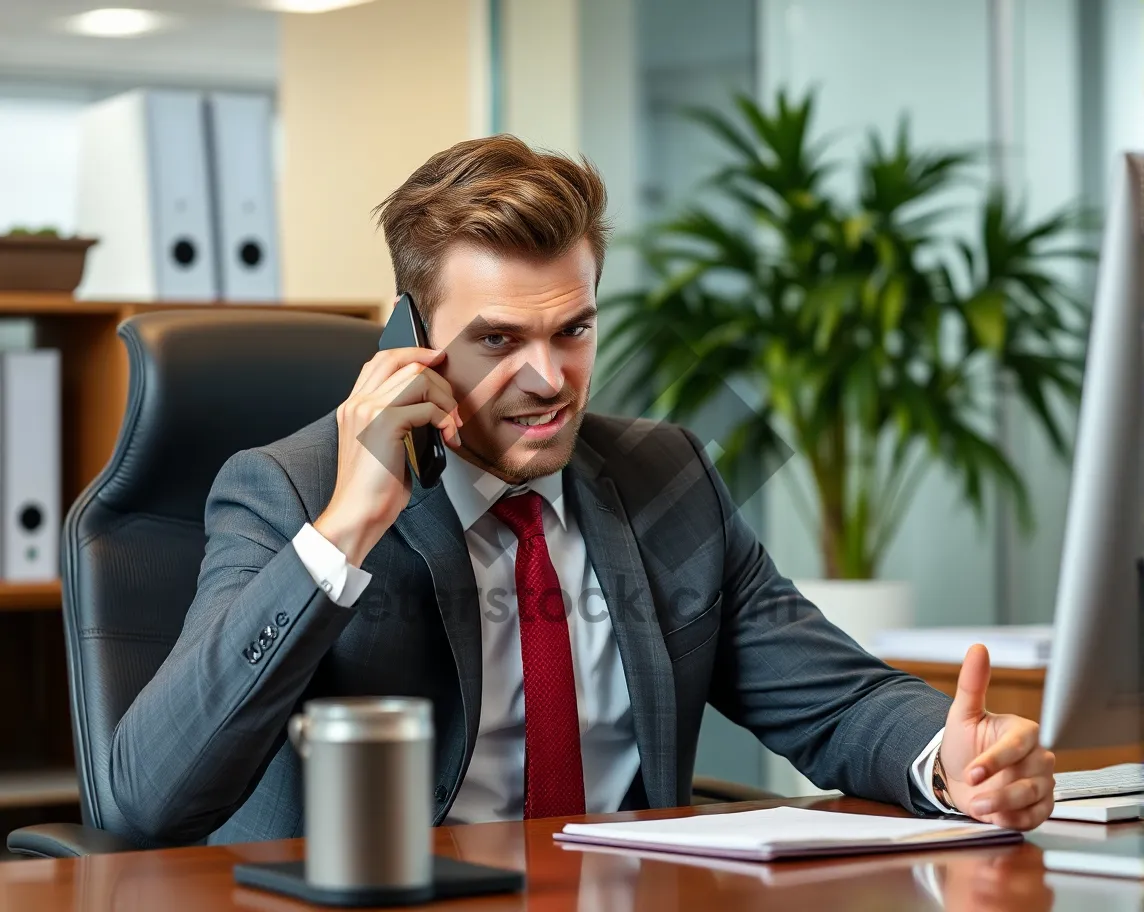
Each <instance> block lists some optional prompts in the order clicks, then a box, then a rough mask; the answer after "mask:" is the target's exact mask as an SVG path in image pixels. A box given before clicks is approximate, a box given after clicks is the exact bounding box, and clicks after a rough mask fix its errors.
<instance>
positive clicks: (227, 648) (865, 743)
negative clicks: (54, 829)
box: [110, 136, 1053, 842]
mask: <svg viewBox="0 0 1144 912" xmlns="http://www.w3.org/2000/svg"><path fill="white" fill-rule="evenodd" d="M379 208H380V210H381V216H380V221H381V224H382V226H383V227H384V230H385V236H386V240H387V243H388V245H389V248H390V251H391V254H392V257H393V264H394V271H395V273H396V279H397V286H398V289H399V290H400V291H408V292H410V293H411V294H412V295H413V297H414V300H415V301H416V303H417V304H418V306H419V308H420V310H421V312H422V315H423V317H424V319H425V321H426V323H427V326H428V330H429V342H430V344H431V345H432V346H434V348H432V349H397V350H391V351H386V352H383V353H379V354H378V355H377V356H376V357H374V358H373V359H372V360H371V361H369V362H368V363H367V364H366V365H365V366H364V367H363V368H362V371H361V374H360V376H359V377H358V380H357V382H356V384H355V385H354V388H353V389H352V390H351V391H350V392H349V395H348V398H347V399H346V400H345V402H343V403H342V404H341V405H340V406H339V407H338V408H337V410H336V412H335V413H334V414H330V415H328V416H326V417H325V418H323V419H322V420H320V421H318V422H316V423H314V424H313V425H311V426H309V427H306V428H303V429H301V430H300V431H298V432H297V433H296V434H294V435H292V436H290V437H288V438H286V439H285V440H282V441H279V442H277V443H274V444H272V445H269V446H264V447H259V448H257V449H254V450H250V451H246V452H242V453H238V454H236V455H235V456H234V457H232V458H231V459H230V460H229V461H228V462H227V463H226V465H225V466H224V467H223V468H222V470H221V471H220V473H219V475H218V478H217V479H216V481H215V484H214V486H213V488H212V491H211V495H210V497H209V499H208V503H207V507H206V520H205V522H206V531H207V534H208V542H207V551H206V557H205V559H204V562H203V565H202V570H201V574H200V578H199V588H198V593H197V595H196V598H195V601H194V604H193V605H192V606H191V608H190V611H189V613H188V615H187V619H186V622H185V625H184V628H183V631H182V635H181V636H180V638H179V640H178V642H177V644H176V645H175V647H174V649H173V650H172V652H171V654H170V656H169V657H168V659H167V660H166V662H164V664H163V666H162V667H161V668H160V670H159V672H158V674H157V675H156V676H155V678H154V679H153V680H152V681H151V682H150V683H149V684H148V685H147V687H145V688H144V690H143V691H142V692H141V693H140V695H139V697H138V698H137V699H136V701H135V702H134V703H133V704H132V706H131V707H130V708H129V710H128V711H127V713H126V714H125V716H124V718H123V720H122V722H121V723H120V725H119V727H118V729H117V731H116V733H115V738H114V743H113V747H112V752H111V759H110V763H111V770H110V772H111V782H112V788H113V790H114V795H115V799H116V801H117V802H118V804H119V806H120V809H121V810H122V812H123V814H124V815H125V817H126V818H127V819H128V820H129V821H131V823H132V825H133V826H134V827H135V828H136V829H137V830H138V835H139V836H140V837H142V838H145V839H148V840H151V841H155V842H186V841H193V840H198V839H202V838H204V837H208V838H209V839H210V840H211V841H213V842H234V841H246V840H261V839H271V838H278V837H287V836H296V835H300V834H301V833H302V832H303V821H302V814H303V808H302V793H301V771H300V762H299V759H298V757H297V756H296V754H295V752H294V751H293V749H292V748H291V747H290V745H289V744H288V743H287V742H286V738H285V730H286V722H287V719H288V718H289V716H290V715H291V714H292V713H293V712H296V711H298V709H299V708H300V706H301V704H302V703H303V702H304V701H305V700H306V699H308V698H311V697H316V696H337V695H360V694H390V695H393V694H405V695H418V696H424V697H428V698H430V699H431V700H432V701H433V705H434V721H435V726H436V733H437V737H436V768H435V776H436V779H435V783H436V786H435V795H434V800H435V802H436V805H435V815H436V816H435V820H436V822H437V823H441V822H445V821H460V822H470V821H481V820H493V819H511V818H517V819H519V818H521V817H522V816H524V817H537V816H554V815H561V814H576V813H583V812H585V811H586V812H605V811H615V810H617V809H620V808H631V807H646V806H653V807H670V806H676V805H681V804H685V803H687V802H688V800H689V797H690V782H691V778H692V773H693V768H694V762H695V750H696V742H697V739H698V735H699V727H700V721H701V719H702V715H703V709H704V705H705V704H706V703H708V702H710V703H711V704H713V705H714V706H715V707H717V708H718V709H719V710H721V711H722V712H723V713H724V714H725V715H727V716H728V717H729V718H731V719H732V720H734V721H736V722H738V723H740V724H742V725H744V726H746V727H747V728H748V729H750V730H751V731H753V732H754V733H755V734H756V735H757V736H758V737H759V738H760V739H761V740H762V741H763V742H764V743H765V744H766V745H767V746H769V747H770V748H772V749H773V750H776V751H777V752H779V753H781V754H783V755H785V756H787V757H789V758H790V759H791V760H792V761H793V762H794V763H795V765H796V766H797V767H798V768H799V769H801V770H802V771H803V772H804V773H805V774H806V775H808V776H809V777H810V778H811V779H812V780H813V781H815V782H816V783H818V784H819V785H821V786H823V787H835V788H840V789H842V790H844V791H846V792H848V793H851V794H855V795H862V796H866V797H870V798H874V799H878V800H881V801H889V802H897V803H899V804H901V805H903V806H905V807H907V808H910V809H911V810H913V811H915V812H918V813H925V812H939V811H943V810H944V811H954V810H956V811H958V812H961V813H964V814H969V815H972V816H974V817H977V818H979V819H981V820H985V821H989V822H993V823H998V824H1003V825H1007V826H1013V827H1018V828H1030V827H1033V826H1036V825H1037V824H1039V823H1040V822H1041V821H1043V820H1044V819H1045V818H1046V817H1047V816H1048V814H1049V811H1050V810H1051V807H1052V784H1053V778H1052V770H1053V757H1052V755H1051V754H1050V753H1048V752H1047V751H1044V750H1043V749H1041V748H1040V747H1039V745H1038V732H1037V726H1036V725H1035V724H1033V723H1032V722H1029V721H1027V720H1024V719H1020V718H1017V717H1013V716H995V715H991V714H988V713H986V711H985V690H986V686H987V682H988V675H989V669H988V656H987V655H986V654H985V651H984V649H983V648H981V647H976V648H975V649H974V650H972V651H971V652H970V653H969V655H968V656H967V659H966V662H965V665H964V667H963V669H962V674H961V679H960V683H959V691H958V695H957V697H956V698H955V699H954V700H953V701H952V703H951V701H950V700H949V699H948V698H947V697H945V696H943V695H942V694H940V693H938V692H937V691H935V690H933V689H931V688H929V687H928V686H926V685H925V684H924V683H922V682H921V681H919V680H917V679H915V678H911V677H909V676H907V675H905V674H902V673H900V672H897V671H895V670H892V669H890V668H888V667H887V666H886V665H884V664H883V663H882V662H880V661H878V660H877V659H875V658H873V657H871V656H870V655H868V654H867V653H865V652H864V651H863V650H861V649H860V648H859V647H858V646H857V645H856V644H855V643H854V642H853V641H852V640H850V639H849V638H848V637H846V636H845V635H844V634H843V633H841V632H840V631H839V630H837V629H836V628H835V627H833V626H832V625H831V624H829V623H828V622H827V621H826V620H825V619H824V618H823V617H822V615H821V614H820V613H819V611H818V610H817V609H816V608H815V607H814V606H812V605H811V604H810V603H808V602H807V601H806V600H805V599H804V598H803V597H802V596H801V595H800V594H799V593H798V592H797V591H796V590H795V588H794V587H793V586H792V585H791V583H790V582H789V581H788V580H786V579H784V578H783V577H782V576H780V575H779V573H778V572H777V570H776V569H775V567H774V565H773V564H772V562H771V560H770V558H769V556H768V555H767V554H766V552H765V551H764V550H763V549H762V547H761V545H760V544H759V542H758V541H757V540H756V538H755V537H754V535H753V534H752V533H751V532H750V530H749V528H748V527H747V526H746V524H745V523H744V522H743V520H742V519H741V517H740V516H739V515H738V514H737V512H736V509H735V505H734V504H733V503H732V501H731V498H730V496H729V494H728V492H727V489H726V487H725V485H724V484H723V482H722V480H721V479H720V478H719V476H718V474H717V473H716V472H715V470H714V468H713V467H712V465H711V463H710V462H709V461H708V459H707V457H706V455H705V454H704V451H703V449H702V447H701V446H700V444H699V441H698V440H697V439H696V438H695V437H694V436H693V435H692V434H691V433H690V432H689V431H687V430H685V429H683V428H680V427H677V426H674V425H670V424H655V423H653V422H650V421H636V422H634V423H633V422H631V421H627V420H622V419H618V418H610V417H605V416H599V415H594V414H588V413H587V412H586V405H587V402H588V394H589V387H590V381H591V377H592V369H593V363H594V359H595V353H596V343H597V339H596V327H597V321H596V294H595V290H596V286H597V283H598V281H599V278H600V272H601V269H602V267H603V262H604V251H605V246H606V245H605V241H606V234H607V232H606V228H605V224H604V209H605V192H604V186H603V184H602V182H601V180H600V178H599V176H598V174H597V173H596V172H595V171H594V170H593V169H592V168H590V167H589V166H587V165H581V164H577V163H576V162H573V161H571V160H569V159H566V158H563V157H560V156H555V155H545V154H538V153H535V152H533V151H532V150H530V149H529V148H528V147H527V146H525V145H524V144H523V143H521V142H520V141H518V140H516V139H514V138H512V137H504V136H501V137H493V138H489V139H480V140H474V141H471V142H466V143H461V144H459V145H457V146H454V147H453V148H451V149H448V150H446V151H445V152H442V153H440V154H438V155H435V156H434V157H433V158H431V159H430V160H429V161H428V162H427V163H426V164H425V165H423V166H422V167H421V168H419V169H418V170H417V171H416V172H415V173H414V174H413V175H412V176H411V177H410V178H409V180H408V181H406V183H405V184H404V185H403V186H401V187H400V188H399V189H398V190H397V191H396V192H394V193H393V194H392V195H391V196H390V197H389V199H388V200H386V202H385V203H384V204H383V205H382V206H381V207H379ZM426 425H432V426H434V427H436V428H438V429H439V430H440V431H441V433H442V435H443V438H444V440H445V442H446V444H447V447H448V452H447V466H446V469H445V473H444V475H443V477H442V480H441V483H440V484H438V485H436V486H435V487H432V488H429V489H425V488H422V486H421V485H420V484H419V483H417V481H416V480H415V479H414V478H413V477H412V476H411V474H410V473H409V471H408V469H407V466H406V457H405V451H404V447H403V443H402V440H403V437H404V435H405V434H406V432H408V431H409V430H410V429H411V428H414V427H422V426H426Z"/></svg>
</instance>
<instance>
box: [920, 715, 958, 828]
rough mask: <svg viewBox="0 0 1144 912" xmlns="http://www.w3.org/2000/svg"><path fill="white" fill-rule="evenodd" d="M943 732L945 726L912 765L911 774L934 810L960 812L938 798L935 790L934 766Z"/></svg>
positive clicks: (944, 812)
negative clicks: (948, 806)
mask: <svg viewBox="0 0 1144 912" xmlns="http://www.w3.org/2000/svg"><path fill="white" fill-rule="evenodd" d="M943 734H945V729H944V728H942V729H941V731H939V732H938V733H937V734H936V735H934V736H933V738H932V739H931V740H930V743H929V744H927V745H926V746H925V748H924V749H923V750H922V752H921V753H920V754H918V758H917V759H916V760H915V761H914V763H913V766H911V767H910V775H911V776H912V777H913V779H914V785H916V786H917V788H918V791H919V792H921V793H922V794H923V795H925V797H926V800H927V801H929V803H930V804H932V805H933V807H934V810H936V811H940V812H941V813H943V814H950V813H953V814H958V813H961V812H960V811H957V810H952V811H951V810H950V809H949V808H947V807H946V806H945V805H943V804H942V803H941V802H940V801H938V800H937V795H935V794H934V792H933V767H934V764H935V763H936V762H937V752H938V751H939V750H941V736H942V735H943Z"/></svg>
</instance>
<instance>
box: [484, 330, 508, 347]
mask: <svg viewBox="0 0 1144 912" xmlns="http://www.w3.org/2000/svg"><path fill="white" fill-rule="evenodd" d="M507 338H508V336H506V335H504V334H503V333H493V334H492V335H488V336H482V337H481V341H482V342H484V343H485V344H486V345H488V346H489V348H504V345H503V344H501V343H499V342H497V341H496V340H498V339H499V340H504V339H507Z"/></svg>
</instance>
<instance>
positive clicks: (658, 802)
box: [565, 437, 677, 807]
mask: <svg viewBox="0 0 1144 912" xmlns="http://www.w3.org/2000/svg"><path fill="white" fill-rule="evenodd" d="M565 493H566V494H568V495H570V505H571V508H572V510H573V511H574V512H575V515H576V519H577V522H578V523H579V525H580V532H581V534H582V535H583V537H584V545H585V547H586V549H587V553H588V559H589V560H591V562H592V568H593V569H594V570H595V571H596V578H597V579H598V580H599V582H600V588H601V589H602V590H603V593H604V600H605V603H606V604H607V606H608V611H609V614H610V617H611V621H612V630H613V631H614V633H615V636H616V642H617V644H618V646H619V650H620V661H621V663H622V664H623V667H624V678H625V680H626V681H627V685H628V695H629V699H630V700H631V705H632V722H633V726H634V728H635V735H636V744H637V747H638V748H639V754H640V770H641V773H642V776H643V781H644V788H645V789H646V791H647V796H648V800H649V802H650V804H651V806H652V807H672V806H674V805H675V804H676V803H677V797H676V794H677V792H676V765H675V729H676V717H675V678H674V676H673V674H672V667H671V659H670V658H669V656H668V654H667V648H666V646H665V645H664V642H663V633H662V631H661V630H660V627H659V621H658V619H657V617H656V612H655V604H654V602H653V600H652V597H651V587H650V586H649V585H648V580H647V575H646V573H645V572H644V565H643V561H642V559H641V557H640V554H639V549H638V547H637V545H636V539H635V535H634V534H633V532H632V527H631V523H630V522H629V521H628V518H627V515H626V513H625V512H624V508H623V505H622V504H621V502H620V498H619V494H618V493H617V491H616V486H615V483H614V482H613V481H612V479H611V478H610V477H608V475H607V474H606V472H605V471H604V466H603V459H602V457H600V455H599V454H598V453H597V452H596V451H595V450H593V449H592V448H591V447H590V446H588V444H587V443H586V442H585V441H584V439H583V437H581V438H580V439H579V440H578V441H577V444H576V451H575V453H574V454H573V457H572V461H571V463H570V464H569V466H568V470H567V471H566V473H565Z"/></svg>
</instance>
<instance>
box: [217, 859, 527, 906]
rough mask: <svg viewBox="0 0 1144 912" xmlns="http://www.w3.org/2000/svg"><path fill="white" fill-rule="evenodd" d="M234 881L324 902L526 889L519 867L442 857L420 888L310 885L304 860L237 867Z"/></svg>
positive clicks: (395, 901) (376, 902) (386, 901)
mask: <svg viewBox="0 0 1144 912" xmlns="http://www.w3.org/2000/svg"><path fill="white" fill-rule="evenodd" d="M234 879H235V881H236V882H237V883H239V884H241V885H242V886H244V887H255V888H257V889H259V890H269V891H271V892H272V893H282V894H285V895H286V896H292V897H294V898H295V899H300V900H302V901H303V902H308V903H316V904H318V905H323V906H406V905H414V904H416V903H425V902H431V901H433V900H437V899H453V898H456V897H461V896H480V895H482V894H485V893H517V892H519V891H520V890H522V889H524V875H523V874H521V873H520V872H519V871H506V870H504V869H503V868H490V867H488V866H486V865H478V864H470V863H469V862H467V861H457V860H456V859H453V858H445V857H443V856H441V855H434V856H433V883H432V884H431V885H430V886H428V887H425V888H419V889H409V888H402V887H358V888H354V889H348V890H336V889H331V888H329V887H316V886H313V885H312V884H308V883H306V863H305V862H304V861H275V862H265V863H261V864H241V865H235V866H234Z"/></svg>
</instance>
